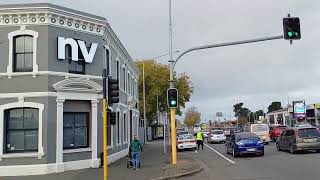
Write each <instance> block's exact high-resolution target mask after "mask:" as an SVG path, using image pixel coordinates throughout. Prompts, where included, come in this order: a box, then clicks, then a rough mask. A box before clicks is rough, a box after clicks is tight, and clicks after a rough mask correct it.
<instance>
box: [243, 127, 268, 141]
mask: <svg viewBox="0 0 320 180" xmlns="http://www.w3.org/2000/svg"><path fill="white" fill-rule="evenodd" d="M244 131H246V132H252V133H254V134H256V135H257V136H259V138H260V139H261V140H262V141H263V143H266V144H268V143H269V142H270V135H269V126H268V124H265V123H259V124H247V125H246V126H245V127H244Z"/></svg>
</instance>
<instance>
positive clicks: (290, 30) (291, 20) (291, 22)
mask: <svg viewBox="0 0 320 180" xmlns="http://www.w3.org/2000/svg"><path fill="white" fill-rule="evenodd" d="M283 35H284V39H288V40H294V39H301V33H300V19H299V18H298V17H286V18H283Z"/></svg>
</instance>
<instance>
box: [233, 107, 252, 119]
mask: <svg viewBox="0 0 320 180" xmlns="http://www.w3.org/2000/svg"><path fill="white" fill-rule="evenodd" d="M242 106H243V103H237V104H235V105H233V112H234V113H235V116H236V117H238V118H239V117H247V116H249V113H250V110H249V109H248V108H244V107H242Z"/></svg>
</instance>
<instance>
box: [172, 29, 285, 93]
mask: <svg viewBox="0 0 320 180" xmlns="http://www.w3.org/2000/svg"><path fill="white" fill-rule="evenodd" d="M276 39H283V35H279V36H270V37H264V38H257V39H249V40H243V41H233V42H226V43H220V44H210V45H204V46H196V47H193V48H190V49H188V50H186V51H184V52H182V53H181V54H180V55H179V56H178V58H177V59H176V60H175V61H174V62H173V65H171V66H172V67H171V69H172V72H173V70H174V67H175V65H176V64H177V62H178V61H179V60H180V59H181V57H182V56H184V55H185V54H187V53H189V52H192V51H197V50H202V49H211V48H217V47H224V46H234V45H239V44H248V43H255V42H261V41H270V40H276ZM172 79H173V78H172ZM170 82H171V71H170ZM170 87H171V86H170Z"/></svg>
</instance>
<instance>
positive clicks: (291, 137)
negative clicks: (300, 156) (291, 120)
mask: <svg viewBox="0 0 320 180" xmlns="http://www.w3.org/2000/svg"><path fill="white" fill-rule="evenodd" d="M276 148H277V150H278V151H282V150H289V152H290V153H292V154H293V153H296V152H297V151H304V150H316V151H317V152H320V133H319V130H318V129H317V128H315V127H294V128H289V129H287V130H285V131H284V132H283V133H282V134H281V135H280V137H279V138H278V140H277V142H276Z"/></svg>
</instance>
